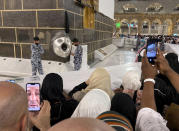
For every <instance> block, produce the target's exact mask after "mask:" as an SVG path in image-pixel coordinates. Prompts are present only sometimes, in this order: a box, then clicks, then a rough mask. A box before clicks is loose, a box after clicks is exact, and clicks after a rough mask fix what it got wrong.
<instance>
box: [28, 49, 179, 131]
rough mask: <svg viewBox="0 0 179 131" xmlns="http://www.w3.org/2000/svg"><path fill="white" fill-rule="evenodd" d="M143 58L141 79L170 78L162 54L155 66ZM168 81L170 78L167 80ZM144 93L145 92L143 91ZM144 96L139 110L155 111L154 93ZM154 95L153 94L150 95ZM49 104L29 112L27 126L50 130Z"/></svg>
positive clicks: (168, 69)
mask: <svg viewBox="0 0 179 131" xmlns="http://www.w3.org/2000/svg"><path fill="white" fill-rule="evenodd" d="M144 54H145V55H144V57H143V59H142V67H141V69H142V78H143V79H148V78H151V79H154V78H155V76H156V75H157V74H158V72H160V73H161V74H163V75H165V76H167V77H170V73H172V72H174V71H173V70H172V69H171V68H170V66H169V64H168V61H167V60H166V59H165V57H164V56H163V53H162V52H161V51H160V50H158V52H157V58H156V60H155V65H152V64H150V63H149V61H148V58H147V56H146V52H145V53H144ZM173 77H175V76H173ZM169 79H170V78H169ZM176 90H177V92H179V88H176ZM144 91H145V90H144ZM144 91H143V95H144V94H145V96H143V97H142V99H143V100H142V102H141V108H144V107H148V108H151V109H154V110H156V106H155V99H150V96H151V93H154V92H146V93H144ZM152 95H154V94H152ZM50 110H51V107H50V103H49V102H48V101H43V103H42V105H41V110H40V111H39V112H29V124H30V125H31V127H32V126H33V125H35V126H36V127H37V128H38V129H40V130H41V131H45V130H46V129H49V128H50Z"/></svg>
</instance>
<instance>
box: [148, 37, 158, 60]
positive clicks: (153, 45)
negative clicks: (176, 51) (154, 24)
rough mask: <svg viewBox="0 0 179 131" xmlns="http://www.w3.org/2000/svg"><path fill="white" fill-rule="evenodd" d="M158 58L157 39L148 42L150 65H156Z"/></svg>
mask: <svg viewBox="0 0 179 131" xmlns="http://www.w3.org/2000/svg"><path fill="white" fill-rule="evenodd" d="M156 57H157V41H156V40H155V39H150V40H148V42H147V58H148V61H149V63H151V64H155V59H156Z"/></svg>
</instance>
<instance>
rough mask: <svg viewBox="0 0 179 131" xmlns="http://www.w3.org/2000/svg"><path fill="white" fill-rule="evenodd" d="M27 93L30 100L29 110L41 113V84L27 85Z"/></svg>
mask: <svg viewBox="0 0 179 131" xmlns="http://www.w3.org/2000/svg"><path fill="white" fill-rule="evenodd" d="M26 92H27V98H28V110H29V111H39V110H40V84H39V83H28V84H26Z"/></svg>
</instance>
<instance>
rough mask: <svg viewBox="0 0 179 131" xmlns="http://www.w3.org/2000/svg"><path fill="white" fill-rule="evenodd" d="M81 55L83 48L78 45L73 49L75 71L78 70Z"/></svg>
mask: <svg viewBox="0 0 179 131" xmlns="http://www.w3.org/2000/svg"><path fill="white" fill-rule="evenodd" d="M82 55H83V48H82V47H81V46H80V45H79V46H77V48H76V50H75V56H74V61H73V63H74V69H75V71H78V70H80V68H81V63H82Z"/></svg>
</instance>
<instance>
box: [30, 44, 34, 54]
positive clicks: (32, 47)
mask: <svg viewBox="0 0 179 131" xmlns="http://www.w3.org/2000/svg"><path fill="white" fill-rule="evenodd" d="M31 52H32V53H35V47H34V45H33V44H32V45H31Z"/></svg>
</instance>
